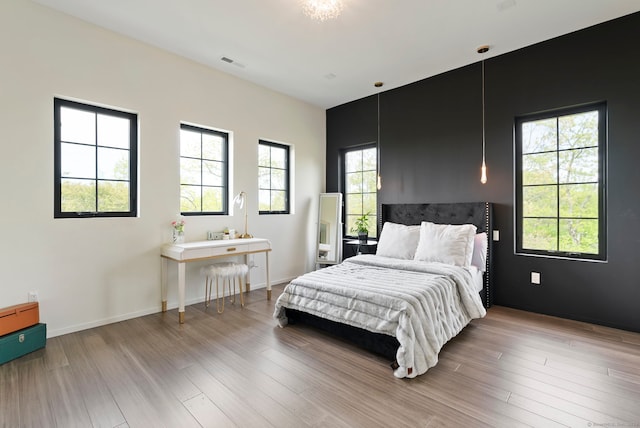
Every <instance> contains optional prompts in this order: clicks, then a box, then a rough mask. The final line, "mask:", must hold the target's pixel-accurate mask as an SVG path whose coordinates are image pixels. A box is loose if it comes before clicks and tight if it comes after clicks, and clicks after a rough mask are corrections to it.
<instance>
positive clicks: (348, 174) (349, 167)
mask: <svg viewBox="0 0 640 428" xmlns="http://www.w3.org/2000/svg"><path fill="white" fill-rule="evenodd" d="M376 176H377V151H376V147H375V146H368V147H365V148H358V149H354V150H348V151H346V152H345V154H344V183H345V184H344V189H345V220H346V221H345V224H346V233H345V235H347V236H355V235H357V233H356V232H354V231H353V229H354V226H355V223H356V219H357V218H358V217H361V216H362V215H364V214H367V213H368V214H369V216H368V218H369V236H372V237H375V236H378V232H377V224H378V222H377V212H378V209H377V189H376Z"/></svg>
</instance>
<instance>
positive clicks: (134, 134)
mask: <svg viewBox="0 0 640 428" xmlns="http://www.w3.org/2000/svg"><path fill="white" fill-rule="evenodd" d="M53 105H54V108H53V123H54V132H53V134H54V137H53V138H54V168H53V170H54V173H53V174H54V203H53V206H54V218H93V217H137V215H138V115H137V114H135V113H131V112H125V111H121V110H115V109H111V108H107V107H102V106H97V105H93V104H87V103H83V102H78V101H71V100H67V99H63V98H57V97H55V98H54V99H53ZM63 107H68V108H72V109H76V110H84V111H88V112H91V113H94V114H95V115H96V118H97V115H98V114H103V115H108V116H114V117H118V118H124V119H127V120H129V122H130V127H129V149H128V151H129V180H105V181H127V182H128V183H129V210H128V211H98V210H96V211H62V179H63V178H72V177H62V144H63V143H65V144H68V143H75V142H64V141H62V122H61V109H62V108H63ZM96 128H97V123H96ZM96 138H97V132H96ZM95 146H96V148H98V147H109V146H99V145H98V142H97V141H96V145H95ZM123 150H124V149H123ZM97 159H98V150H96V175H95V181H96V191H95V198H96V201H95V202H96V209H97V208H98V207H99V197H98V190H99V186H98V185H97V183H98V182H99V181H101V180H104V179H100V178H98V162H97Z"/></svg>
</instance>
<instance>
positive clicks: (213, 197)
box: [180, 124, 229, 215]
mask: <svg viewBox="0 0 640 428" xmlns="http://www.w3.org/2000/svg"><path fill="white" fill-rule="evenodd" d="M228 141H229V134H227V133H226V132H221V131H214V130H211V129H205V128H200V127H196V126H192V125H185V124H181V125H180V212H181V213H182V214H186V215H189V214H227V206H228V200H227V198H228V192H227V182H228V167H227V162H228V161H227V153H228Z"/></svg>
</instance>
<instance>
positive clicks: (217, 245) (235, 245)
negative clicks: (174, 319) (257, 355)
mask: <svg viewBox="0 0 640 428" xmlns="http://www.w3.org/2000/svg"><path fill="white" fill-rule="evenodd" d="M270 251H271V242H269V240H268V239H264V238H245V239H228V240H216V241H198V242H186V243H184V244H168V245H165V246H163V247H162V251H161V254H160V256H161V257H162V272H161V278H162V312H166V311H167V268H168V263H169V260H172V261H174V262H177V263H178V302H179V303H178V322H179V323H180V324H183V323H184V300H185V297H184V294H185V284H186V266H185V265H186V263H189V262H195V261H199V260H207V259H217V258H222V257H229V256H242V255H244V256H245V259H246V256H248V255H249V254H255V253H264V255H265V260H266V266H265V271H266V285H267V300H271V283H270V282H269V252H270ZM246 284H247V291H249V287H250V285H249V278H247V282H246Z"/></svg>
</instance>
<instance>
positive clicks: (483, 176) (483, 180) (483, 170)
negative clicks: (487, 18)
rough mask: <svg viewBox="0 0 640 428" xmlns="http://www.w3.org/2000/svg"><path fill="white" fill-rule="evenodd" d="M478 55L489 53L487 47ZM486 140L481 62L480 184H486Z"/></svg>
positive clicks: (482, 48) (482, 47)
mask: <svg viewBox="0 0 640 428" xmlns="http://www.w3.org/2000/svg"><path fill="white" fill-rule="evenodd" d="M477 52H478V53H479V54H483V53H486V52H489V46H488V45H483V46H480V47H479V48H478V50H477ZM485 152H486V139H485V111H484V60H482V167H481V168H480V182H481V183H482V184H485V183H486V182H487V164H486V162H485Z"/></svg>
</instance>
